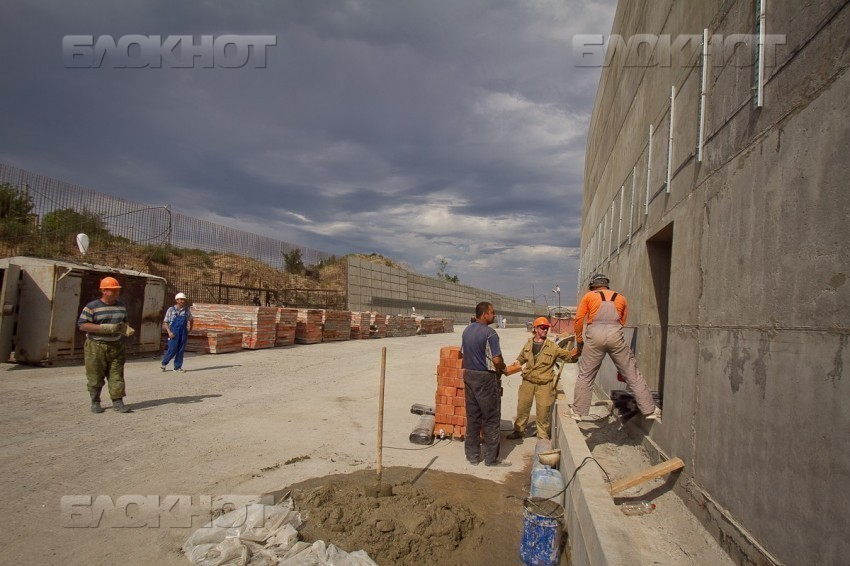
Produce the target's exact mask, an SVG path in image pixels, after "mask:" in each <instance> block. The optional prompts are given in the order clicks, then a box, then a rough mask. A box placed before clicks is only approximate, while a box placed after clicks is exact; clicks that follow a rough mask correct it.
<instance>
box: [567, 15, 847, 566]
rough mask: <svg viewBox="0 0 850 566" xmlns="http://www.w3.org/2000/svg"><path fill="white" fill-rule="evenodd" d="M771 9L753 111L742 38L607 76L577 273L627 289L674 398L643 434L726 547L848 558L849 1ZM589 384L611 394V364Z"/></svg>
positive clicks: (658, 376)
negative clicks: (771, 47) (704, 52)
mask: <svg viewBox="0 0 850 566" xmlns="http://www.w3.org/2000/svg"><path fill="white" fill-rule="evenodd" d="M758 5H759V2H753V1H751V0H729V1H721V0H705V1H701V2H691V1H685V0H676V1H672V0H659V1H657V2H620V4H619V6H618V9H617V14H616V16H615V23H614V27H613V30H612V33H613V34H618V35H620V36H622V37H623V38H625V39H628V38H629V37H631V36H633V35H635V34H652V35H655V36H659V37H663V36H666V37H668V38H671V39H673V40H675V38H677V37H678V36H680V35H682V34H699V35H701V34H702V33H703V30H704V29H708V30H709V34H710V35H711V36H723V37H729V36H732V35H734V34H757V29H758V26H757V12H756V8H757V7H758ZM766 6H767V14H766V18H767V19H766V30H767V32H768V33H769V34H774V35H779V36H784V45H776V49H775V51H774V52H773V53H772V54H771V53H768V54H767V55H769V56H771V57H772V58H771V60H769V61H765V63H766V65H765V74H764V77H765V78H764V83H763V84H764V99H763V106H762V107H757V106H756V103H755V99H754V96H755V91H754V87H755V86H756V80H757V72H756V71H757V68H756V67H754V66H753V61H754V59H753V50H752V49H748V48H746V47H745V46H739V47H738V49H737V50H735V51H734V52H724V50H723V46H722V43H721V44H720V46H719V49H717V48H715V49H713V50H712V51H713V53H714V55H713V58H712V59H710V64H709V66H708V67H707V68H706V70H707V80H706V82H705V83H704V84H703V82H702V77H701V75H702V66H701V64H700V50H697V56H696V59H694V58H691V60H690V61H685V62H683V61H679V62H678V63H677V62H676V58H675V57H674V58H673V64H670V65H664V64H654V65H643V66H641V65H637V66H635V65H631V66H630V65H628V64H627V61H626V58H625V53H623V54H620V55H617V56H615V57H614V58H613V61H612V62H611V65H610V66H608V67H606V68H605V69H604V70H603V75H602V79H601V83H600V87H599V91H598V94H597V99H596V107H595V109H594V114H593V119H592V122H591V129H590V132H589V136H588V145H587V158H586V165H585V182H586V191H585V199H584V217H583V227H582V260H581V272H580V278H579V279H580V281H581V285H582V286H584V285H586V284H587V281H588V279H589V277H590V275H591V274H592V273H594V272H596V271H603V272H605V273H606V274H608V275H609V276H610V277H611V280H612V287H613V288H614V290H616V291H620V292H622V293H624V294H625V295H626V297H627V298H628V300H629V310H630V314H629V325H630V326H634V327H636V329H637V358H638V362H639V365H640V368H641V371H642V372H643V373H644V375H645V377H646V378H647V381H648V382H649V383H650V386H651V387H652V388H653V389H659V390H661V391H662V392H663V395H664V420H663V422H662V423H660V424H656V425H654V426H653V428H652V431H651V435H652V438H653V440H654V441H655V442H656V443H657V444H658V445H659V446H660V447H661V448H662V449H663V450H664V451H665V452H666V453H667V454H669V455H670V456H678V457H680V458H682V459H683V460H684V461H685V463H686V468H685V473H684V474H683V476H682V477H681V479H680V481H679V484H678V485H677V490H679V491H680V492H681V493H680V494H681V495H682V496H683V498H684V499H685V500H686V501H689V502H690V504H691V508H692V509H693V510H694V512H695V513H696V514H697V516H698V517H700V518H701V519H702V520H703V521H704V522H705V524H706V525H707V526H708V527H709V529H710V530H711V531H712V532H713V533H714V534H715V535H716V536H717V538H718V539H719V540H720V541H721V544H722V545H723V546H724V548H725V549H726V550H727V551H728V552H729V553H730V555H732V556H733V557H734V558H735V559H736V560H738V561H740V562H742V563H745V562H748V561H752V562H754V563H777V562H781V563H787V564H837V563H842V562H844V561H846V556H848V555H850V540H848V539H847V538H846V537H843V535H842V534H841V533H843V532H844V531H846V530H847V529H848V527H850V507H848V506H847V505H846V504H845V502H846V499H847V495H848V489H847V487H846V485H844V484H846V481H845V480H846V478H848V477H850V454H848V452H847V451H846V450H843V447H844V446H846V430H848V426H850V405H848V404H847V403H846V402H845V399H846V398H847V397H848V394H850V381H849V380H847V379H842V377H844V373H845V372H844V368H845V367H848V364H850V348H848V342H850V340H848V335H850V329H848V321H850V283H848V270H847V266H848V265H850V251H848V250H850V246H848V245H847V242H848V241H850V223H848V222H847V202H848V200H847V199H848V197H847V192H846V186H847V179H848V178H850V159H848V147H850V130H849V129H848V121H847V117H848V115H850V107H848V100H850V74H848V73H847V68H848V67H850V50H848V49H847V48H846V46H847V45H848V42H850V4H848V3H847V2H829V1H825V0H815V1H813V2H807V3H805V4H800V3H799V2H794V1H792V0H774V1H771V2H767V4H766ZM712 41H714V39H712ZM721 42H722V40H721ZM715 47H717V46H715ZM657 50H658V47H656V54H658V51H657ZM632 63H634V61H632ZM702 86H704V87H705V90H706V97H705V127H704V129H703V130H702V131H703V139H704V144H705V145H704V151H703V156H702V157H703V159H702V161H698V160H697V155H696V148H697V142H698V133H699V131H700V130H699V117H700V109H701V96H700V93H701V87H702ZM671 87H675V89H676V95H675V99H674V104H673V105H671ZM671 106H673V107H674V111H673V112H672V114H673V120H672V128H671V127H670V122H671V120H670V116H671ZM650 125H652V127H653V136H652V141H651V142H650V139H649V127H650ZM671 133H672V140H673V141H672V143H670V142H669V138H670V135H671ZM668 148H669V150H670V152H671V156H670V159H669V163H670V167H669V177H670V180H671V182H670V184H669V185H668V184H667V178H668ZM647 195H648V196H647ZM621 211H622V213H621ZM597 384H598V385H599V386H600V388H601V389H602V390H603V392H604V391H610V390H611V389H614V388H618V385H617V382H616V377H615V371H613V368H612V367H610V366H607V367H605V368H603V371H602V372H601V373H600V377H599V380H598V382H597Z"/></svg>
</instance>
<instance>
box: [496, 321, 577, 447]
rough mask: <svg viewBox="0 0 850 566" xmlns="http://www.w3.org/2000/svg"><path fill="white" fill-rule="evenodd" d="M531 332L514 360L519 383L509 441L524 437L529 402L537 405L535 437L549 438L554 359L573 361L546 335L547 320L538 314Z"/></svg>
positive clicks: (566, 352)
mask: <svg viewBox="0 0 850 566" xmlns="http://www.w3.org/2000/svg"><path fill="white" fill-rule="evenodd" d="M533 332H534V335H533V336H532V337H531V338H529V339H528V342H526V343H525V346H523V348H522V351H521V352H520V353H519V356H517V359H516V361H517V362H518V363H519V364H521V365H523V366H524V367H523V370H522V384H521V385H520V386H519V398H518V400H517V408H516V420H515V421H514V431H513V432H512V433H510V434H509V435H508V438H509V439H511V440H517V439H519V438H522V437H523V436H525V427H526V425H527V424H528V417H529V415H530V414H531V404H532V403H535V404H536V406H537V417H536V419H537V438H541V439H544V440H548V439H549V429H550V427H551V423H550V418H551V415H552V405H554V404H555V371H554V368H555V362H557V361H558V360H559V359H563V360H566V361H574V358H573V355H572V353H571V352H570V351H569V350H566V349H564V348H561V347H560V346H558V344H556V343H555V342H554V341H553V340H549V339H548V338H547V337H546V336H547V334H548V333H549V319H548V318H546V317H543V316H541V317H539V318H537V319H536V320H535V321H534V330H533Z"/></svg>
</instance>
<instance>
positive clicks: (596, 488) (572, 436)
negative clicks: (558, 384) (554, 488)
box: [552, 364, 653, 566]
mask: <svg viewBox="0 0 850 566" xmlns="http://www.w3.org/2000/svg"><path fill="white" fill-rule="evenodd" d="M570 370H572V371H570ZM575 373H576V369H575V365H573V364H570V365H568V366H567V367H566V368H565V370H564V372H563V375H562V379H563V381H562V383H563V390H564V392H565V395H564V396H563V398H562V396H559V399H558V401H557V402H556V403H555V407H554V409H553V415H552V417H553V418H552V424H553V427H552V428H553V430H552V441H553V445H555V446H557V447H558V448H560V449H561V463H560V465H559V469H560V471H561V474H562V475H563V477H564V482H570V484H569V485H568V487H567V491H566V494H565V497H564V507H565V509H564V516H565V520H566V525H565V527H566V531H567V539H566V540H567V545H568V548H567V550H566V552H567V553H568V556H569V557H570V562H569V563H570V564H572V565H575V566H584V565H593V566H598V565H607V564H652V562H653V559H652V557H651V556H649V555H648V554H647V553H646V552H645V551H644V550H642V546H643V545H642V544H639V543H638V541H636V540H634V538H633V535H632V534H631V533H630V532H629V530H628V529H627V528H626V527H625V525H624V523H623V516H622V514H621V513H620V511H619V510H618V509H617V507H616V506H615V505H614V500H613V499H612V498H611V495H610V494H609V493H608V485H607V484H606V483H605V479H604V477H605V475H604V473H603V472H602V470H601V469H600V468H599V466H597V465H596V463H595V462H594V461H593V460H592V459H590V458H591V454H590V450H589V449H588V447H587V443H586V442H585V440H584V435H583V434H582V432H581V430H579V427H578V423H576V421H574V420H573V419H572V418H570V417H569V416H568V414H569V413H568V411H569V403H571V402H572V395H573V386H574V384H575ZM583 462H584V463H585V464H584V465H583V466H582V463H583ZM579 467H581V469H579ZM576 470H578V471H576ZM574 476H575V477H574ZM571 478H572V481H571Z"/></svg>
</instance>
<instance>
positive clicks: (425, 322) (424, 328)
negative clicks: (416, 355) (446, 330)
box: [419, 318, 443, 334]
mask: <svg viewBox="0 0 850 566" xmlns="http://www.w3.org/2000/svg"><path fill="white" fill-rule="evenodd" d="M419 330H420V333H422V334H441V333H442V332H443V319H442V318H423V319H422V320H420V321H419Z"/></svg>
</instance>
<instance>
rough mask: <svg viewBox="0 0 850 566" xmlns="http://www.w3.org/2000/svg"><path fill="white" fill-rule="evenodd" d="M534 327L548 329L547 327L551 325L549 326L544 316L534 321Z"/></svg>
mask: <svg viewBox="0 0 850 566" xmlns="http://www.w3.org/2000/svg"><path fill="white" fill-rule="evenodd" d="M534 326H545V327H547V328H548V327H549V326H552V325H551V324H549V319H548V318H546V317H545V316H538V317H537V318H535V319H534Z"/></svg>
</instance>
